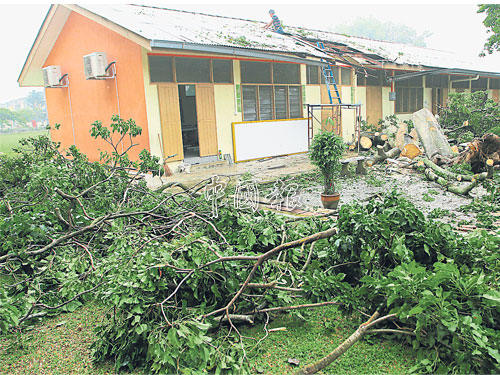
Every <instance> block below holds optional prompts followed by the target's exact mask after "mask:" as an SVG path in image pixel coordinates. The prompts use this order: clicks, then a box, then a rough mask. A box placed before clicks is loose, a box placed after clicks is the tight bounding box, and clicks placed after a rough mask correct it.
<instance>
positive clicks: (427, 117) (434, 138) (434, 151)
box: [412, 108, 454, 158]
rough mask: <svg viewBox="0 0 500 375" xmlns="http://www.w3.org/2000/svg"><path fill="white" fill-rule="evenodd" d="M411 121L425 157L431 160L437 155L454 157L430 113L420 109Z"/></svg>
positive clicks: (439, 127)
mask: <svg viewBox="0 0 500 375" xmlns="http://www.w3.org/2000/svg"><path fill="white" fill-rule="evenodd" d="M412 119H413V123H414V124H415V129H417V133H418V138H419V139H420V142H421V143H422V145H423V146H424V150H425V153H426V155H427V157H429V158H432V157H434V156H435V155H438V154H439V155H442V156H444V157H448V158H452V157H453V156H454V155H453V151H452V150H451V147H450V145H449V143H448V141H447V139H446V137H445V136H444V134H443V131H442V130H441V126H439V123H438V122H437V120H436V118H435V117H434V115H433V114H432V112H431V111H429V110H428V109H427V108H422V109H421V110H420V111H417V112H415V113H413V116H412Z"/></svg>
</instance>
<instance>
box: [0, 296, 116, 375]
mask: <svg viewBox="0 0 500 375" xmlns="http://www.w3.org/2000/svg"><path fill="white" fill-rule="evenodd" d="M103 315H104V309H103V308H100V307H96V306H95V305H92V304H88V305H87V306H85V307H82V308H81V309H79V310H77V311H75V312H73V313H67V314H61V315H59V316H57V317H55V318H51V319H47V320H45V321H43V322H41V323H39V324H36V325H35V326H33V327H32V329H24V330H23V331H18V332H15V333H9V334H8V335H3V336H0V374H9V375H16V374H112V373H114V371H113V366H112V364H111V363H105V364H102V365H101V364H100V365H97V366H96V365H95V364H93V363H92V360H91V352H90V348H89V347H90V344H91V343H92V341H93V340H94V335H93V328H94V327H95V326H96V325H97V324H98V323H99V321H100V319H101V318H102V317H103Z"/></svg>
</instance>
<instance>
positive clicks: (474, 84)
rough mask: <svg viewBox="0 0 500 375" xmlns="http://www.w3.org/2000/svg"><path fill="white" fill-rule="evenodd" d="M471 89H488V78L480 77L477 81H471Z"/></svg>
mask: <svg viewBox="0 0 500 375" xmlns="http://www.w3.org/2000/svg"><path fill="white" fill-rule="evenodd" d="M470 85H471V89H472V90H474V89H475V90H474V91H479V90H483V91H484V90H487V89H488V78H479V79H477V80H475V81H471V82H470Z"/></svg>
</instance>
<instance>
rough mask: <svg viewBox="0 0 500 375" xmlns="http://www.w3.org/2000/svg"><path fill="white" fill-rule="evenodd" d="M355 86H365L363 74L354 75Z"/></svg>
mask: <svg viewBox="0 0 500 375" xmlns="http://www.w3.org/2000/svg"><path fill="white" fill-rule="evenodd" d="M356 79H357V85H358V86H366V78H365V75H364V74H360V73H358V74H356Z"/></svg>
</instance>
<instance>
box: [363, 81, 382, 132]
mask: <svg viewBox="0 0 500 375" xmlns="http://www.w3.org/2000/svg"><path fill="white" fill-rule="evenodd" d="M381 118H382V87H379V86H366V121H368V124H372V125H375V126H378V121H379V120H380V119H381Z"/></svg>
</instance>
